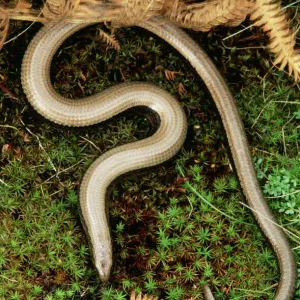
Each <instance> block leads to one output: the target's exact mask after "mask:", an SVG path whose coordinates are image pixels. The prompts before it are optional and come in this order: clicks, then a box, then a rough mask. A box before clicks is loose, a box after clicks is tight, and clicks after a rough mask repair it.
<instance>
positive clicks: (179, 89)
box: [177, 82, 187, 97]
mask: <svg viewBox="0 0 300 300" xmlns="http://www.w3.org/2000/svg"><path fill="white" fill-rule="evenodd" d="M177 90H178V93H179V95H180V96H181V97H182V96H183V95H184V94H185V93H186V92H187V91H186V89H185V87H184V86H183V84H182V83H181V82H179V83H178V85H177Z"/></svg>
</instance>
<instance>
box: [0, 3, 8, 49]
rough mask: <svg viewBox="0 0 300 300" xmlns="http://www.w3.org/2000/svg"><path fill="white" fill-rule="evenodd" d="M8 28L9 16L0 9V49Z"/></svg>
mask: <svg viewBox="0 0 300 300" xmlns="http://www.w3.org/2000/svg"><path fill="white" fill-rule="evenodd" d="M8 28H9V17H8V14H7V13H6V12H5V11H4V10H2V9H0V50H1V49H2V47H3V45H4V42H5V40H6V37H7V34H8Z"/></svg>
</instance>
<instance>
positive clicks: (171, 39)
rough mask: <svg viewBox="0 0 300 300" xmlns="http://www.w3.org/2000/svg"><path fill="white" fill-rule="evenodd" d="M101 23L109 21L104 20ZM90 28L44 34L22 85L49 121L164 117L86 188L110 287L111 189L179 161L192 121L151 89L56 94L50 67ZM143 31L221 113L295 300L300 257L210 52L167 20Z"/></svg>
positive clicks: (99, 163) (94, 168) (87, 180)
mask: <svg viewBox="0 0 300 300" xmlns="http://www.w3.org/2000/svg"><path fill="white" fill-rule="evenodd" d="M102 21H110V20H106V19H105V18H103V19H101V20H99V22H102ZM85 26H87V24H85V25H81V24H62V23H60V24H57V25H55V26H54V27H52V28H50V29H49V28H44V29H42V30H41V31H40V32H39V33H38V34H37V35H36V37H35V38H34V39H33V41H32V42H31V44H30V46H29V48H28V50H27V52H26V54H25V57H24V61H23V66H22V84H23V87H24V90H25V92H26V94H27V97H28V99H29V101H30V102H31V104H32V105H33V107H34V108H35V109H36V110H37V111H38V112H39V113H41V114H42V115H43V116H44V117H46V118H47V119H49V120H51V121H53V122H56V123H58V124H62V125H67V126H86V125H91V124H95V123H98V122H101V121H104V120H106V119H108V118H111V117H113V116H114V115H116V114H118V113H120V112H122V111H124V110H126V109H127V108H130V107H133V106H140V105H142V106H146V107H148V108H150V109H152V110H153V111H155V112H156V113H157V114H158V116H159V119H160V126H159V129H158V131H157V132H156V133H155V134H154V135H153V136H151V137H149V138H147V139H145V140H141V141H139V142H136V143H132V144H128V145H125V146H121V147H117V148H115V149H113V150H111V151H108V152H107V153H105V154H104V155H102V156H101V157H100V158H99V159H98V160H96V161H95V162H94V163H93V164H92V165H91V167H90V168H89V169H88V171H87V173H86V174H85V176H84V179H83V182H82V185H81V189H80V206H81V211H82V217H83V220H84V223H85V226H86V230H87V233H88V235H89V237H90V240H91V245H92V247H93V249H92V252H93V258H94V262H95V265H96V268H97V269H98V272H99V275H100V277H101V278H102V280H107V279H108V277H109V273H110V268H111V262H112V250H111V238H110V234H109V230H108V224H107V219H106V216H105V193H106V189H107V187H108V185H109V183H110V182H112V181H113V180H114V179H115V178H116V177H118V176H119V175H121V174H124V173H126V172H128V171H131V170H134V169H139V168H142V167H147V166H152V165H155V164H158V163H161V162H163V161H165V160H167V159H168V158H170V157H172V156H173V155H174V154H175V153H176V152H177V151H178V150H179V149H180V147H181V146H182V144H183V141H184V137H185V132H186V120H185V116H184V113H183V111H182V109H181V108H180V106H179V104H178V103H177V101H175V100H174V99H173V98H172V97H170V96H168V95H167V94H166V92H164V91H162V90H160V89H158V88H156V87H153V86H152V85H148V84H141V83H139V84H137V83H131V84H122V85H120V86H117V87H114V88H110V89H107V90H105V91H104V92H101V93H100V94H96V95H94V96H90V97H87V98H84V99H82V101H76V102H74V101H72V100H71V99H66V98H63V97H62V96H60V95H59V94H57V92H56V91H55V90H54V88H53V86H52V85H51V82H50V74H49V70H50V64H51V59H52V57H53V55H54V53H55V51H56V50H57V49H58V47H59V46H60V45H61V43H62V42H63V41H64V40H65V39H66V38H67V37H69V36H70V35H71V34H73V33H74V32H76V31H78V30H79V29H81V28H83V27H85ZM137 26H140V27H143V28H145V29H147V30H149V31H151V32H152V33H154V34H156V35H157V36H159V37H160V38H162V39H163V40H165V41H166V42H168V43H169V44H170V45H172V46H173V47H174V48H175V49H176V50H177V51H178V52H180V53H181V54H182V55H183V56H184V57H185V58H186V59H187V60H188V61H189V62H190V64H191V65H192V66H193V67H194V68H195V69H196V71H197V72H198V74H199V75H200V77H201V78H202V80H203V81H204V83H205V84H206V86H207V88H208V90H209V92H210V93H211V95H212V98H213V100H214V102H215V104H216V106H217V108H218V111H219V113H220V116H221V119H222V122H223V125H224V128H225V131H226V135H227V138H228V141H229V145H230V149H231V152H232V156H233V160H234V163H235V167H236V170H237V173H238V177H239V180H240V183H241V186H242V189H243V192H244V194H245V196H246V199H247V201H248V203H249V206H250V207H251V208H252V209H253V211H257V212H258V213H257V214H256V213H254V214H255V218H256V220H257V222H258V223H259V225H260V227H261V229H262V231H263V232H264V234H265V235H266V237H267V238H268V240H269V241H270V243H271V245H272V247H273V249H274V251H275V253H276V256H277V260H278V262H279V269H280V282H279V286H278V289H277V293H276V296H275V299H276V300H288V299H292V297H293V293H294V290H295V284H296V265H295V260H294V257H293V253H292V250H291V248H290V245H289V243H288V241H287V239H286V237H285V235H284V233H283V232H282V230H281V229H280V228H278V227H277V226H276V225H275V219H274V217H273V215H272V213H271V211H270V210H269V208H268V206H267V203H266V202H265V200H264V198H263V195H262V192H261V189H260V186H259V184H258V181H257V178H256V174H255V170H254V167H253V163H252V159H251V155H250V150H249V146H248V142H247V139H246V136H245V132H244V127H243V124H242V122H241V119H240V117H239V113H238V110H237V108H236V105H235V102H234V99H233V98H232V96H231V94H230V92H229V90H228V88H227V86H226V84H225V82H224V80H223V78H222V77H221V75H220V74H219V72H218V71H217V69H216V67H215V66H214V64H213V63H212V62H211V60H210V59H209V58H208V56H207V55H206V54H205V53H204V52H203V50H202V49H201V48H200V47H199V46H198V45H197V44H196V43H195V42H194V41H193V40H192V39H191V38H190V37H189V36H188V35H187V34H186V33H185V32H183V31H182V30H180V29H178V28H177V27H176V26H174V25H172V24H170V23H169V22H167V21H165V20H163V19H160V18H153V19H151V20H148V21H145V22H143V23H140V24H137ZM170 128H171V131H170ZM133 158H134V159H133ZM111 170H112V171H111Z"/></svg>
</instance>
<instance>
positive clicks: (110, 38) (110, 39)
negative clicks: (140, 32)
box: [99, 29, 121, 50]
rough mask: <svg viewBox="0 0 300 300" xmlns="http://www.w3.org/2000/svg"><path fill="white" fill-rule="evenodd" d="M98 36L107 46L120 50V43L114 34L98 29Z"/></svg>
mask: <svg viewBox="0 0 300 300" xmlns="http://www.w3.org/2000/svg"><path fill="white" fill-rule="evenodd" d="M99 37H100V38H101V39H102V40H103V41H104V42H105V43H106V44H107V45H109V46H111V47H113V48H114V49H115V50H120V48H121V47H120V43H119V41H118V40H117V39H116V37H115V35H114V34H112V35H110V34H108V33H106V32H105V31H103V30H101V29H100V33H99Z"/></svg>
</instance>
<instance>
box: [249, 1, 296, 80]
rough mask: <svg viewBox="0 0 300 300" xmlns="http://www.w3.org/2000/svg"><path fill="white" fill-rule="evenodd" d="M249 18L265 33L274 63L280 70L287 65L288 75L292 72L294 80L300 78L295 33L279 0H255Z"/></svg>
mask: <svg viewBox="0 0 300 300" xmlns="http://www.w3.org/2000/svg"><path fill="white" fill-rule="evenodd" d="M250 19H251V20H252V21H254V26H260V27H261V28H262V30H263V31H264V32H266V33H267V35H268V37H269V39H270V43H269V48H270V50H271V52H273V53H274V55H275V58H276V59H275V61H274V64H275V65H280V67H279V68H280V69H281V70H282V69H284V68H285V67H286V66H288V69H289V75H292V74H293V75H294V78H295V81H297V80H298V79H300V54H299V52H298V51H295V49H294V47H295V44H296V39H295V33H294V30H293V29H291V28H290V26H289V23H288V20H287V17H286V14H285V12H284V11H282V10H281V2H280V1H274V0H257V1H256V4H255V8H254V10H253V12H252V14H251V16H250Z"/></svg>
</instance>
